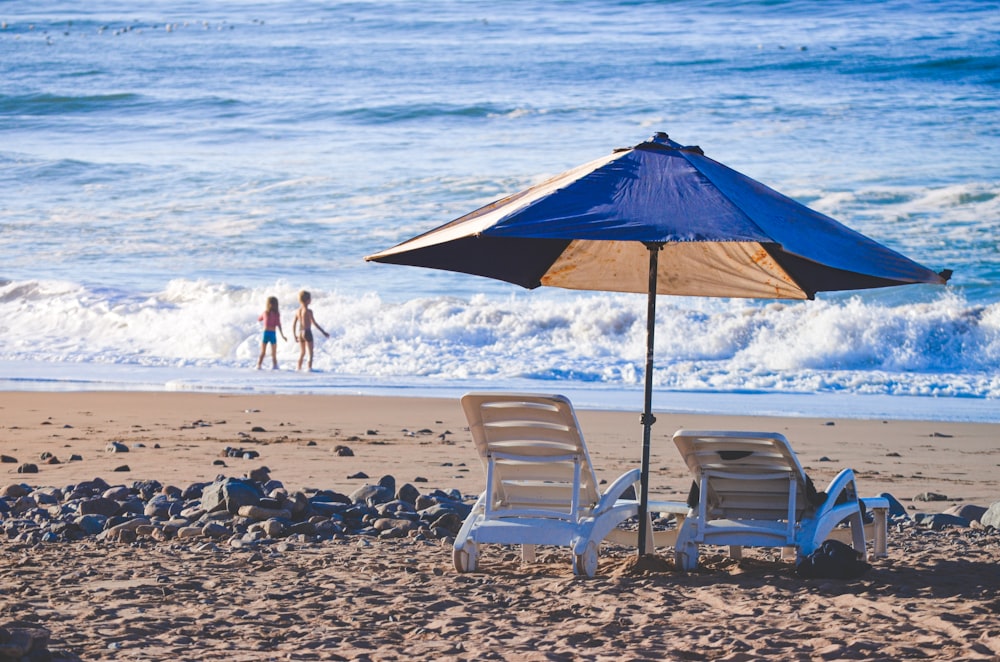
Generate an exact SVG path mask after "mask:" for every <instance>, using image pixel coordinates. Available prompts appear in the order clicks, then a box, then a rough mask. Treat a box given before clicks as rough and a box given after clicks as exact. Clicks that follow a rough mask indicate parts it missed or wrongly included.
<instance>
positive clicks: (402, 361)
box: [0, 280, 1000, 398]
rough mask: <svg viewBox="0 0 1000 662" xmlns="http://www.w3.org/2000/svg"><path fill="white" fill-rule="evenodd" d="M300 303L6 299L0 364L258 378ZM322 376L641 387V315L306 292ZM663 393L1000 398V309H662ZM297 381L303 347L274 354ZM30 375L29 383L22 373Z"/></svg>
mask: <svg viewBox="0 0 1000 662" xmlns="http://www.w3.org/2000/svg"><path fill="white" fill-rule="evenodd" d="M271 295H274V296H277V297H278V298H279V300H280V301H281V303H282V313H283V327H284V331H285V335H286V336H287V337H289V338H290V337H291V321H292V317H293V314H294V311H295V309H296V306H297V302H296V296H297V291H296V289H295V288H294V287H293V286H292V285H291V284H289V283H288V282H283V281H282V282H277V283H275V284H274V285H272V286H271V287H267V288H237V287H232V286H227V285H222V284H218V283H211V282H207V281H187V280H174V281H171V282H170V283H169V284H168V286H167V287H166V288H165V289H164V290H163V291H161V292H151V293H144V294H134V293H127V292H121V291H116V290H111V289H106V288H105V289H89V288H87V287H84V286H82V285H77V284H74V283H68V282H58V281H43V282H35V281H27V282H9V283H7V284H5V285H3V286H2V287H0V319H2V320H3V323H2V327H0V331H2V332H3V334H4V337H5V338H7V339H8V342H7V343H6V345H5V346H4V347H3V348H2V350H0V360H3V361H8V362H17V361H22V362H32V363H38V362H42V363H44V362H68V363H84V364H86V363H95V364H109V365H122V366H143V367H179V366H198V367H213V366H216V367H220V368H227V369H228V368H239V367H248V366H252V365H253V364H254V363H255V360H256V357H257V353H258V349H259V344H258V342H259V332H260V326H259V323H258V322H257V316H258V314H259V313H260V311H261V310H263V307H264V302H265V299H266V297H268V296H271ZM312 307H313V309H314V312H315V316H316V319H317V321H318V322H319V323H320V325H321V326H322V327H323V328H324V329H325V330H326V331H328V332H329V333H330V334H331V337H330V339H326V338H323V337H322V335H321V334H318V333H317V334H316V336H317V342H316V358H315V362H314V367H315V368H316V369H318V370H320V371H322V372H323V373H324V374H327V375H330V376H334V375H337V376H345V375H347V376H351V377H354V378H356V377H361V378H386V379H397V380H399V379H407V378H412V377H419V378H422V379H427V380H432V381H433V380H436V381H439V382H447V381H448V380H466V381H468V380H475V381H478V382H482V383H484V384H494V385H497V386H499V387H502V386H506V385H508V384H509V383H511V382H513V381H519V380H520V381H523V380H528V381H529V382H533V383H537V384H538V385H539V387H544V386H545V385H546V384H548V385H550V386H552V385H558V384H601V385H605V386H609V387H614V386H636V385H638V384H639V383H640V380H641V379H642V374H643V365H644V359H645V301H644V299H643V298H642V297H638V296H630V295H613V294H579V295H575V294H567V293H553V294H548V293H543V292H536V293H523V294H519V295H517V296H507V297H490V296H486V295H477V296H473V297H471V298H463V297H451V296H443V297H422V298H414V299H409V300H406V301H403V302H386V301H383V300H382V299H381V298H380V297H379V296H378V295H376V294H374V293H369V294H365V295H362V296H357V297H355V296H348V295H344V294H340V293H338V292H325V291H322V290H315V291H313V305H312ZM656 334H657V337H656V369H655V373H654V383H655V384H656V385H657V386H659V387H660V388H662V389H668V390H671V389H672V390H714V391H728V392H741V391H767V392H802V393H807V392H845V393H867V394H871V393H878V394H885V395H947V396H966V397H975V398H1000V378H998V377H997V375H998V374H1000V304H994V305H990V306H979V305H970V304H969V303H968V302H966V301H965V300H963V299H962V298H961V297H960V296H959V295H957V294H943V295H940V296H937V297H936V298H933V299H931V300H929V301H925V302H919V303H908V304H902V305H885V304H882V303H878V302H873V301H868V300H866V299H864V298H862V297H860V296H854V297H850V298H846V299H844V300H832V301H827V300H821V301H814V302H797V303H790V304H785V303H763V304H757V303H753V302H745V301H737V300H732V301H729V300H707V299H686V298H670V297H661V299H660V306H659V315H658V321H657V330H656ZM278 347H279V354H278V356H279V360H280V361H281V362H282V363H283V364H284V365H285V366H286V367H292V366H293V365H294V363H295V361H296V359H297V358H298V353H299V352H298V348H297V346H295V344H294V343H291V342H279V346H278ZM22 377H24V375H22Z"/></svg>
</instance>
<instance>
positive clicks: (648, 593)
mask: <svg viewBox="0 0 1000 662" xmlns="http://www.w3.org/2000/svg"><path fill="white" fill-rule="evenodd" d="M578 415H579V418H580V421H581V425H582V427H583V429H584V432H585V435H586V437H587V443H588V446H589V448H590V451H591V457H592V459H593V461H594V464H595V465H596V468H597V472H598V476H599V477H600V478H602V479H607V480H612V479H614V478H615V477H616V476H617V475H618V474H620V473H621V472H622V471H624V470H626V469H628V468H631V467H633V466H636V464H637V461H638V460H637V458H638V456H639V441H638V440H639V439H640V436H641V426H640V425H639V422H638V414H636V413H619V412H598V411H580V412H578ZM0 416H2V418H0V454H3V455H7V456H10V457H13V458H16V459H17V460H18V462H17V463H8V464H0V472H3V473H4V474H5V475H4V476H3V477H2V478H0V483H3V484H4V485H6V484H9V483H26V484H29V485H31V486H33V487H39V486H65V485H67V484H71V483H75V482H78V481H81V480H89V479H93V478H95V477H101V478H103V479H104V480H106V481H107V482H108V483H110V484H112V485H114V484H131V482H132V481H137V480H142V479H155V480H159V481H160V482H162V483H164V484H173V485H177V486H179V487H184V486H186V485H188V484H190V483H192V482H196V481H207V480H211V479H213V478H215V477H216V476H217V475H219V474H224V475H227V476H242V475H245V474H246V473H248V472H249V471H250V470H252V469H256V468H258V467H260V466H267V467H268V468H269V469H270V472H271V476H272V477H273V478H275V479H278V480H280V481H282V482H283V483H284V484H285V485H286V487H288V488H289V489H292V490H295V489H309V488H327V489H334V490H337V491H340V492H344V493H349V492H351V491H353V489H354V488H356V487H358V486H360V485H362V484H364V483H365V482H375V481H376V480H378V478H379V477H380V476H382V475H384V474H392V475H393V476H395V478H396V480H397V481H398V482H399V483H402V482H413V483H414V485H415V486H417V487H418V488H419V489H420V490H421V491H422V492H426V491H429V490H431V489H434V488H443V489H448V488H458V489H459V490H461V491H462V492H463V493H465V494H468V495H470V496H471V495H473V494H475V493H478V492H479V491H480V490H481V489H482V487H483V482H484V481H483V473H482V468H481V466H480V464H479V460H478V458H477V457H476V455H475V453H474V451H473V448H472V444H471V442H470V438H469V434H468V431H467V430H466V423H465V420H464V417H463V415H462V412H461V408H460V406H459V403H458V402H457V401H453V400H432V399H418V398H374V397H352V396H273V395H219V394H186V393H106V392H96V393H21V392H19V393H0ZM657 417H658V421H657V424H656V425H655V427H654V433H653V457H652V467H653V473H652V478H651V492H652V497H653V498H658V499H672V500H680V499H683V497H684V495H686V493H687V489H688V486H689V485H690V477H689V476H688V475H687V473H686V471H685V470H684V468H683V466H682V464H681V462H680V458H679V456H678V455H677V453H676V450H675V449H674V448H673V445H672V443H671V442H670V440H669V437H670V435H671V434H672V433H673V432H674V431H675V430H676V429H677V428H679V427H687V428H710V429H753V430H769V431H777V432H782V433H783V434H785V435H786V436H787V437H788V439H789V440H790V441H791V443H792V445H793V446H794V447H795V448H796V450H797V451H798V453H799V456H800V459H801V461H802V463H803V465H804V466H806V468H807V471H808V472H809V473H810V475H811V476H812V477H813V478H814V480H815V482H816V484H817V487H822V486H824V485H825V483H826V482H827V481H828V480H829V479H830V478H832V477H833V476H834V475H835V474H836V472H837V471H839V469H841V468H843V467H846V466H850V467H853V468H854V469H855V471H856V472H857V474H858V480H859V484H860V488H861V490H862V493H863V495H872V494H878V493H881V492H890V493H891V494H893V495H894V496H896V497H897V498H898V499H900V500H901V501H902V502H903V503H904V504H906V505H907V506H909V507H913V508H914V509H915V510H914V512H916V511H920V512H941V511H943V510H945V509H946V508H948V507H949V506H951V505H953V504H969V503H971V504H977V505H981V506H989V505H990V504H991V503H993V502H994V501H997V500H1000V483H998V480H997V476H998V475H1000V473H998V467H1000V443H998V442H1000V434H998V433H1000V426H996V425H985V424H958V423H928V422H900V421H855V420H830V419H822V420H817V419H799V418H762V417H761V418H754V417H726V416H701V415H689V414H669V413H662V414H658V415H657ZM255 429H256V430H255ZM111 441H120V442H123V443H125V444H126V445H128V446H129V447H130V451H129V452H128V453H108V452H106V450H105V448H106V446H107V445H108V443H109V442H111ZM337 446H347V447H349V448H351V449H352V451H353V452H354V455H353V457H344V456H340V455H338V454H337V453H336V452H335V451H334V449H335V448H336V447H337ZM226 447H237V448H244V449H251V450H255V451H257V452H258V453H259V454H260V456H259V457H258V458H256V459H252V460H244V459H242V458H231V457H227V458H220V453H221V452H222V451H223V449H225V448H226ZM43 453H50V454H52V455H54V456H55V457H56V458H57V459H58V460H59V463H58V464H47V463H45V461H43V460H41V457H42V454H43ZM74 454H76V455H79V456H81V457H82V459H81V460H77V461H72V462H71V461H69V459H70V457H71V456H72V455H74ZM822 458H826V460H823V459H822ZM220 459H221V460H222V461H223V462H224V463H225V466H222V465H219V464H216V463H217V462H218V461H220ZM24 462H32V463H35V464H36V465H37V466H38V469H39V472H38V473H37V474H18V473H17V467H18V466H19V464H21V463H24ZM122 465H127V466H128V469H129V471H127V472H116V471H115V469H116V468H120V467H121V466H122ZM357 472H364V473H366V474H368V475H369V476H370V477H371V478H370V479H369V480H367V481H366V480H364V479H350V478H348V476H350V475H353V474H355V473H357ZM414 481H419V482H414ZM0 487H2V485H0ZM926 492H934V493H938V494H942V495H945V496H947V497H948V498H947V500H945V501H940V502H931V503H926V502H920V501H913V498H914V497H915V496H917V495H919V494H921V493H926ZM669 552H670V550H667V549H662V550H657V553H658V556H657V557H653V558H651V559H650V558H647V559H646V560H645V562H644V563H642V564H639V565H637V564H636V559H635V556H634V554H633V552H631V551H630V550H627V549H624V548H616V547H606V548H605V549H603V550H602V557H601V564H600V569H599V574H598V576H597V577H595V578H593V579H584V578H577V577H574V576H573V575H572V573H571V570H570V564H569V560H568V553H566V552H565V551H564V550H551V551H548V550H547V551H544V552H542V553H541V554H540V555H539V559H538V562H537V563H536V564H533V565H530V566H522V565H521V564H520V563H519V562H518V557H517V555H516V554H515V553H514V551H513V550H510V549H503V548H499V547H493V548H490V547H487V548H486V549H485V550H484V554H483V558H482V561H481V570H480V571H479V572H476V573H471V574H468V575H458V574H456V573H455V572H454V570H453V569H452V568H451V552H450V547H449V546H447V545H443V544H442V543H441V542H439V541H433V542H431V541H414V540H410V539H397V540H377V539H369V538H348V539H347V540H345V541H332V542H325V543H318V544H313V543H299V542H293V541H289V540H286V541H282V542H279V543H276V544H274V545H272V546H270V547H267V548H265V549H264V550H263V551H261V550H256V551H254V550H231V549H228V548H225V547H222V548H221V549H220V548H219V547H216V546H214V545H206V544H204V543H202V542H201V541H197V540H194V541H184V543H183V544H182V542H181V541H168V542H161V543H154V542H152V541H144V542H141V543H136V544H133V545H126V544H121V543H110V542H98V541H94V540H86V541H82V542H77V543H58V544H46V545H36V546H29V545H24V544H20V543H15V542H13V541H11V540H8V539H6V537H4V536H0V625H2V624H4V623H10V622H12V621H21V622H27V623H35V624H38V625H40V626H43V627H45V628H46V629H48V630H49V631H50V632H51V644H50V645H51V647H53V648H58V649H62V650H66V651H72V652H75V653H76V654H77V655H79V656H80V657H81V658H82V659H87V660H98V659H114V660H162V659H171V658H172V659H178V660H267V659H281V660H284V659H289V660H311V659H372V660H396V659H428V660H429V659H466V660H479V659H511V660H514V659H517V660H543V659H544V660H553V659H555V660H563V659H565V660H570V659H608V660H611V659H614V660H620V659H624V660H632V659H650V660H653V659H733V660H736V659H760V658H764V657H772V656H773V657H781V658H791V659H957V658H964V659H1000V618H998V616H997V614H998V612H1000V595H998V589H1000V571H998V566H997V564H998V562H1000V535H998V534H996V533H995V532H985V531H981V530H971V529H949V530H946V531H943V532H932V531H927V530H923V529H919V528H917V527H902V528H900V529H899V530H896V529H893V530H892V531H890V538H889V558H888V559H883V560H877V561H875V562H874V567H873V569H872V570H871V572H869V573H868V574H867V575H866V576H865V577H864V578H862V579H857V580H848V581H842V580H803V579H799V578H797V577H795V576H794V574H793V573H792V572H791V566H790V565H789V564H787V563H782V562H780V561H778V560H776V559H775V558H773V556H772V555H771V554H769V553H767V552H763V551H756V550H754V551H750V552H748V553H747V555H746V558H745V559H744V560H743V561H741V562H735V561H732V560H729V559H727V558H725V557H723V556H721V555H718V554H708V555H707V556H706V557H705V558H704V561H705V563H704V567H703V568H702V569H699V571H697V572H693V573H687V574H686V573H680V572H676V571H674V570H673V569H672V568H671V563H670V562H669V561H667V560H666V559H669V557H670V553H669Z"/></svg>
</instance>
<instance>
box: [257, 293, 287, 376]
mask: <svg viewBox="0 0 1000 662" xmlns="http://www.w3.org/2000/svg"><path fill="white" fill-rule="evenodd" d="M257 321H258V322H263V323H264V338H263V339H262V340H261V343H260V357H258V358H257V369H258V370H260V366H261V364H262V363H263V362H264V354H265V353H267V346H268V344H270V345H271V361H272V362H273V364H274V365H273V369H274V370H277V369H278V336H277V334H275V331H278V332H280V333H281V339H282V340H284V341H285V342H288V338H286V337H285V332H284V330H282V328H281V312H280V311H279V310H278V297H268V298H267V308H266V309H265V310H264V312H262V313H261V314H260V317H258V318H257Z"/></svg>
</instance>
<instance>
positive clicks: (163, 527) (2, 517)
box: [0, 467, 471, 548]
mask: <svg viewBox="0 0 1000 662" xmlns="http://www.w3.org/2000/svg"><path fill="white" fill-rule="evenodd" d="M470 510H471V506H470V505H469V504H467V503H465V502H464V501H463V498H462V495H461V494H460V493H459V492H458V491H457V490H450V491H443V490H434V491H432V492H430V493H428V494H421V493H420V491H419V490H417V488H415V487H413V486H412V485H411V484H409V483H406V484H403V485H401V486H400V487H399V488H398V489H397V488H396V481H395V479H394V478H393V477H392V476H384V477H383V478H382V479H381V480H379V481H378V483H377V484H373V485H372V484H368V485H364V486H362V487H360V488H358V489H357V490H355V491H354V492H352V493H351V494H342V493H339V492H336V491H334V490H320V489H316V490H313V489H308V490H303V491H295V492H289V491H288V490H286V489H285V488H284V486H283V485H282V484H281V482H279V481H277V480H273V479H272V478H271V477H270V475H269V472H268V470H267V468H266V467H262V468H260V469H257V470H255V471H253V472H250V474H249V475H248V476H246V477H243V478H227V477H224V476H219V477H218V478H216V479H215V480H214V481H213V482H210V483H195V484H192V485H189V486H187V487H186V488H183V489H182V488H179V487H175V486H172V485H162V484H161V483H159V482H158V481H155V480H143V481H135V482H132V483H131V484H130V485H109V484H108V483H107V482H105V481H104V480H103V479H100V478H95V479H94V480H91V481H86V482H82V483H78V484H76V485H68V486H66V487H62V488H59V487H37V488H32V487H29V486H27V485H24V484H11V485H7V486H6V487H4V488H3V489H2V490H0V527H2V532H3V534H4V535H5V536H6V537H7V538H8V539H10V540H13V541H17V542H23V543H28V544H34V543H39V542H61V541H72V540H80V539H83V538H86V537H95V538H97V539H103V540H108V541H116V542H125V543H130V542H134V541H136V540H142V539H147V540H156V541H162V540H175V539H186V538H190V539H198V538H202V539H205V538H207V539H211V540H213V541H216V542H226V543H228V544H229V545H230V546H232V547H237V548H238V547H248V546H253V545H255V544H258V543H260V542H262V541H267V540H274V539H281V538H290V537H294V538H295V539H297V540H299V541H302V542H318V541H322V540H332V539H336V538H341V537H344V536H371V537H378V538H402V537H411V538H417V539H447V538H450V537H453V536H454V535H455V534H456V533H457V532H458V529H459V528H460V527H461V525H462V521H463V520H464V519H465V517H466V516H467V515H468V513H469V511H470Z"/></svg>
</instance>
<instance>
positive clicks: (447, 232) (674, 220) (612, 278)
mask: <svg viewBox="0 0 1000 662" xmlns="http://www.w3.org/2000/svg"><path fill="white" fill-rule="evenodd" d="M648 244H658V245H661V246H662V249H661V250H662V255H661V259H660V260H659V266H658V273H657V274H656V275H657V288H656V292H657V293H658V294H677V295H690V296H718V297H751V298H769V299H811V298H813V296H814V295H815V293H816V292H823V291H830V290H853V289H865V288H871V287H886V286H890V285H902V284H908V283H943V282H945V280H946V279H947V275H943V274H942V275H939V274H936V273H934V272H933V271H931V270H929V269H927V268H925V267H923V266H921V265H919V264H917V263H916V262H913V261H912V260H909V259H908V258H906V257H904V256H902V255H900V254H899V253H897V252H895V251H893V250H890V249H889V248H886V247H885V246H882V245H881V244H879V243H877V242H875V241H872V240H871V239H869V238H867V237H865V236H864V235H861V234H859V233H857V232H855V231H853V230H851V229H849V228H847V227H846V226H844V225H842V224H841V223H838V222H837V221H835V220H833V219H832V218H830V217H828V216H824V215H823V214H820V213H819V212H816V211H813V210H812V209H809V208H808V207H806V206H804V205H802V204H800V203H798V202H795V201H794V200H792V199H790V198H788V197H785V196H784V195H782V194H780V193H778V192H777V191H774V190H773V189H770V188H768V187H766V186H764V185H763V184H761V183H759V182H757V181H755V180H753V179H750V178H749V177H746V176H744V175H742V174H740V173H738V172H736V171H735V170H732V169H731V168H728V167H726V166H724V165H722V164H721V163H718V162H716V161H713V160H712V159H710V158H708V157H706V156H704V154H703V153H702V151H701V149H699V148H697V147H683V146H681V145H679V144H678V143H675V142H673V141H672V140H670V139H669V138H668V137H667V135H666V134H663V133H660V134H657V135H656V136H654V137H653V138H651V139H650V140H648V141H646V142H643V143H640V144H639V145H636V146H635V147H632V148H630V149H623V150H617V151H615V152H614V153H612V154H610V155H608V156H606V157H604V158H601V159H597V160H595V161H591V162H590V163H587V164H585V165H582V166H579V167H577V168H574V169H573V170H569V171H567V172H564V173H562V174H560V175H557V176H555V177H553V178H551V179H549V180H548V181H545V182H543V183H541V184H538V185H536V186H533V187H531V188H529V189H527V190H525V191H523V192H521V193H517V194H515V195H512V196H509V197H506V198H503V199H501V200H497V201H496V202H492V203H490V204H489V205H486V206H485V207H483V208H481V209H478V210H476V211H474V212H472V213H470V214H467V215H465V216H462V217H461V218H459V219H456V220H454V221H452V222H451V223H448V224H446V225H443V226H441V227H439V228H437V229H435V230H431V231H430V232H427V233H426V234H423V235H420V236H418V237H415V238H413V239H410V240H409V241H406V242H403V243H401V244H399V245H397V246H394V247H393V248H390V249H388V250H385V251H382V252H380V253H377V254H375V255H371V256H369V257H367V258H365V259H366V260H373V261H376V262H387V263H393V264H407V265H412V266H422V267H431V268H435V269H445V270H449V271H458V272H463V273H469V274H475V275H479V276H486V277H489V278H496V279H499V280H504V281H508V282H511V283H514V284H517V285H520V286H522V287H527V288H535V287H538V286H539V285H549V286H554V287H563V288H568V289H579V290H603V291H615V292H646V291H647V289H648V276H649V274H648V273H647V259H646V255H647V245H648Z"/></svg>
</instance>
